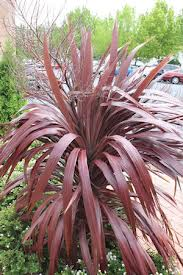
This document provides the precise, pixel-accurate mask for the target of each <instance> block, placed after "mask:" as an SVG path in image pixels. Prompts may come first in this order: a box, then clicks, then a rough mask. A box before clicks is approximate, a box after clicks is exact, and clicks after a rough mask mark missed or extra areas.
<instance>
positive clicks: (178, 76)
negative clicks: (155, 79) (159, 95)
mask: <svg viewBox="0 0 183 275" xmlns="http://www.w3.org/2000/svg"><path fill="white" fill-rule="evenodd" d="M162 80H164V81H170V82H171V83H172V84H179V83H180V82H181V83H183V70H182V69H178V70H174V71H169V72H166V73H164V74H163V76H162Z"/></svg>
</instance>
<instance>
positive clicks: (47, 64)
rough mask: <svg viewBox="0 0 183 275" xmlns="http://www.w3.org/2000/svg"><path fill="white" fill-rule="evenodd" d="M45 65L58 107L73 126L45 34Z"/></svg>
mask: <svg viewBox="0 0 183 275" xmlns="http://www.w3.org/2000/svg"><path fill="white" fill-rule="evenodd" d="M44 65H45V68H46V72H47V75H48V79H49V82H50V86H51V89H52V91H53V93H54V95H55V98H56V100H57V103H58V107H59V109H60V110H61V112H62V113H63V114H64V116H65V118H66V120H67V122H68V123H69V124H70V126H71V127H72V124H73V123H72V119H71V116H70V114H69V109H68V108H67V104H66V102H65V100H64V97H63V94H62V93H63V91H61V90H60V88H59V84H58V81H57V79H56V77H55V75H54V72H53V70H52V66H51V59H50V55H49V50H48V43H47V38H46V36H45V38H44Z"/></svg>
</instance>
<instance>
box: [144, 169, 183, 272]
mask: <svg viewBox="0 0 183 275" xmlns="http://www.w3.org/2000/svg"><path fill="white" fill-rule="evenodd" d="M164 178H165V180H163V179H161V178H159V177H158V176H156V175H154V174H153V175H152V179H153V183H154V185H155V186H158V187H161V189H162V190H164V191H166V192H167V193H168V194H170V195H172V196H173V197H174V198H175V200H176V204H177V205H176V207H174V206H172V204H169V203H168V202H167V201H166V200H164V199H161V198H160V204H161V207H162V209H163V210H164V212H165V214H166V216H167V218H168V220H169V221H170V224H171V228H172V233H173V236H174V246H175V249H176V251H177V252H178V254H179V256H180V257H181V258H182V259H183V179H182V180H180V185H181V186H182V191H181V190H180V188H179V187H177V190H176V194H175V195H174V187H175V183H174V181H173V180H171V179H169V178H168V177H166V176H164ZM140 239H141V237H140ZM141 241H142V244H143V246H145V247H146V249H147V248H151V249H153V246H151V245H149V244H147V243H146V242H145V241H144V240H142V239H141ZM178 268H179V269H180V272H181V275H183V267H181V266H178Z"/></svg>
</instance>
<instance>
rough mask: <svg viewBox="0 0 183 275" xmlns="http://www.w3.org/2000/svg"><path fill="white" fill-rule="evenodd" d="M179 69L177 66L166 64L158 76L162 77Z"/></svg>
mask: <svg viewBox="0 0 183 275" xmlns="http://www.w3.org/2000/svg"><path fill="white" fill-rule="evenodd" d="M178 69H180V66H179V65H174V64H167V65H165V66H164V67H163V69H162V70H161V71H159V73H158V75H162V74H164V73H165V72H169V71H175V70H178Z"/></svg>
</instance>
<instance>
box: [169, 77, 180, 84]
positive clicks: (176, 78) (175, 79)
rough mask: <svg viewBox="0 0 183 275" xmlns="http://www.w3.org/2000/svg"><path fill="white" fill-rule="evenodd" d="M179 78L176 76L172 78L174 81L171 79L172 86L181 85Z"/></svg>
mask: <svg viewBox="0 0 183 275" xmlns="http://www.w3.org/2000/svg"><path fill="white" fill-rule="evenodd" d="M179 81H180V80H179V78H178V77H177V76H174V77H172V79H171V83H172V84H178V83H179Z"/></svg>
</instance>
